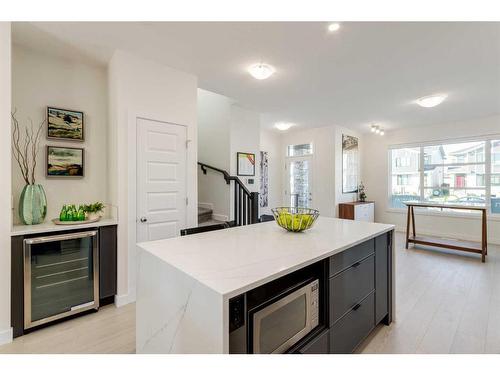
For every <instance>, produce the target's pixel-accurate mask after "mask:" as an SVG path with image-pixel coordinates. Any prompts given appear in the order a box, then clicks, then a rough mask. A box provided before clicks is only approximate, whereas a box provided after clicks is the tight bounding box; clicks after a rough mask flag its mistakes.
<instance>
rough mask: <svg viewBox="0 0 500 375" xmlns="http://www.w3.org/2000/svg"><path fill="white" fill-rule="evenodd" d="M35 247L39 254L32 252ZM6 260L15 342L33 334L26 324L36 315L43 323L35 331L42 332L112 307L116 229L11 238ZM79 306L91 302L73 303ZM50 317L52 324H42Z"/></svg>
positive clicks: (115, 261) (58, 232)
mask: <svg viewBox="0 0 500 375" xmlns="http://www.w3.org/2000/svg"><path fill="white" fill-rule="evenodd" d="M34 246H38V248H37V249H36V250H35V248H34ZM32 248H33V249H32ZM32 251H36V252H37V253H35V254H34V253H33V252H32ZM11 255H12V257H11V324H12V327H13V334H14V337H18V336H21V335H23V334H24V333H26V332H29V331H30V330H31V329H33V328H34V326H35V324H33V323H30V322H31V321H34V320H36V315H37V314H38V315H44V317H43V318H39V319H38V320H37V323H36V326H38V325H40V326H43V325H45V324H49V323H53V322H55V321H57V320H59V319H63V318H69V317H70V316H72V315H73V314H77V310H78V312H79V311H80V310H81V311H82V313H83V312H84V311H91V310H93V311H95V310H96V309H98V308H99V306H103V305H106V304H109V303H113V302H114V296H115V294H116V289H117V226H116V225H103V226H99V227H85V228H84V229H78V230H70V229H67V230H61V231H56V232H49V233H45V232H44V233H32V234H25V235H15V236H12V237H11ZM33 262H35V263H33ZM26 267H28V268H26ZM25 270H27V272H26V274H25ZM38 279H39V280H40V281H37V280H38ZM82 300H83V301H84V302H86V301H91V300H92V301H93V302H88V303H83V304H82V303H80V302H78V301H82ZM34 303H35V304H36V309H37V310H36V311H35V310H34V305H33V304H34ZM75 304H76V305H78V304H79V305H78V306H75ZM51 311H52V313H51ZM35 312H36V313H37V314H35ZM32 314H33V315H34V316H32ZM51 314H52V316H53V317H52V318H50V317H48V318H45V316H50V315H51Z"/></svg>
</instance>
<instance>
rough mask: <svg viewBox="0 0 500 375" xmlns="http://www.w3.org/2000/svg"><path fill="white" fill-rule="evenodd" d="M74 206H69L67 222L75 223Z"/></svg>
mask: <svg viewBox="0 0 500 375" xmlns="http://www.w3.org/2000/svg"><path fill="white" fill-rule="evenodd" d="M73 220H75V219H74V218H73V206H72V205H68V209H67V210H66V221H73Z"/></svg>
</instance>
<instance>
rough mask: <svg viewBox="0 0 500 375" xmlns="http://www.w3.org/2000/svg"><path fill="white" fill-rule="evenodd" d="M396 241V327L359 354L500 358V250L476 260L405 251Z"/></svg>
mask: <svg viewBox="0 0 500 375" xmlns="http://www.w3.org/2000/svg"><path fill="white" fill-rule="evenodd" d="M403 237H404V236H403V235H402V234H400V233H398V234H397V235H396V249H397V253H396V262H397V263H396V277H397V279H396V322H395V323H393V324H391V326H389V327H387V326H379V327H378V328H377V329H376V330H375V331H374V332H373V333H372V334H371V335H370V336H369V337H368V339H367V340H365V342H364V343H363V345H362V346H361V347H360V348H358V352H360V353H426V354H432V353H436V354H438V353H440V354H447V353H500V248H499V247H498V246H489V249H488V256H487V260H486V263H481V261H480V260H479V256H478V255H475V254H469V253H463V252H455V251H449V252H448V251H447V250H443V249H441V250H437V249H436V250H434V251H433V250H432V249H431V248H429V247H417V248H413V247H411V245H410V249H409V250H405V249H404V238H403Z"/></svg>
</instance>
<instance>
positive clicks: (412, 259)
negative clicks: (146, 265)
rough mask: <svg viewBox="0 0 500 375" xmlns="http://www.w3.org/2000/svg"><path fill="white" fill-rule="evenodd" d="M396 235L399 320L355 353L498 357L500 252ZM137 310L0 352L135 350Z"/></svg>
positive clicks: (47, 333) (80, 321) (43, 334)
mask: <svg viewBox="0 0 500 375" xmlns="http://www.w3.org/2000/svg"><path fill="white" fill-rule="evenodd" d="M403 240H404V239H403V235H402V234H400V233H398V234H397V235H396V249H397V251H396V262H397V263H396V277H397V282H396V298H397V311H396V314H397V321H396V322H395V323H393V324H392V325H391V326H390V327H386V326H379V327H378V328H377V329H376V330H375V331H374V332H373V333H372V334H371V335H370V336H369V337H368V339H367V340H366V341H365V342H364V344H363V345H362V346H361V347H360V348H359V349H358V351H357V352H358V353H500V248H499V247H495V246H490V248H489V250H488V253H489V255H488V257H487V262H486V263H485V264H483V263H481V261H480V260H479V257H478V256H475V255H469V254H467V253H457V252H446V250H436V251H433V250H429V249H428V248H427V249H424V248H423V247H422V248H415V249H414V248H410V249H409V250H405V249H404V242H403ZM134 352H135V305H134V304H130V305H127V306H124V307H121V308H115V307H114V306H113V305H111V306H107V307H104V308H102V309H101V310H100V311H99V312H98V313H94V314H90V315H86V316H83V317H79V318H76V319H73V320H69V321H66V322H64V323H60V324H56V325H53V326H51V327H48V328H44V329H41V330H39V331H35V332H32V333H30V334H28V335H25V336H22V337H19V338H17V339H15V340H14V342H13V343H11V344H7V345H4V346H0V353H134Z"/></svg>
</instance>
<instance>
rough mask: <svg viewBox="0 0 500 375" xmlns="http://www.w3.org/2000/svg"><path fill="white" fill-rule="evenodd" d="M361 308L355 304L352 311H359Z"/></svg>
mask: <svg viewBox="0 0 500 375" xmlns="http://www.w3.org/2000/svg"><path fill="white" fill-rule="evenodd" d="M360 307H361V304H360V303H357V304H355V305H354V307H353V308H352V309H353V310H354V311H356V310H357V309H359V308H360Z"/></svg>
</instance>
